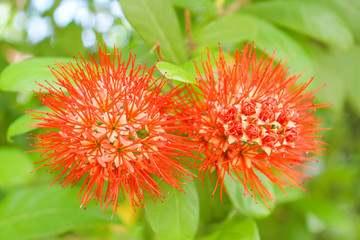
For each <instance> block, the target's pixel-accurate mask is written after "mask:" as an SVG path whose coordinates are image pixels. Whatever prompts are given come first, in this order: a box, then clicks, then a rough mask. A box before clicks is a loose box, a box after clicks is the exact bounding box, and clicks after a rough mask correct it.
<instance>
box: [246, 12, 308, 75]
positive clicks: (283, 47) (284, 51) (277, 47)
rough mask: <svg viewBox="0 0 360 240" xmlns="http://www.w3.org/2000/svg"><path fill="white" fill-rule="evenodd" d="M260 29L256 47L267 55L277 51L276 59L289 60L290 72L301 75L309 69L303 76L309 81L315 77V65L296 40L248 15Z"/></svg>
mask: <svg viewBox="0 0 360 240" xmlns="http://www.w3.org/2000/svg"><path fill="white" fill-rule="evenodd" d="M246 16H247V18H249V19H251V21H252V22H253V24H255V25H256V26H257V28H258V30H259V31H258V32H259V34H258V35H256V36H255V37H254V38H253V39H252V40H254V41H255V45H256V46H257V47H258V48H260V49H262V50H266V52H267V54H270V55H271V54H272V52H273V51H276V55H275V59H276V60H277V61H280V60H282V61H285V59H288V66H289V67H290V70H292V71H294V72H295V73H297V74H299V73H301V72H302V71H303V70H304V69H307V70H306V72H305V74H304V75H303V77H304V78H306V80H308V79H309V78H310V77H311V76H312V75H313V71H314V70H313V65H312V60H311V58H310V56H309V54H308V53H307V52H306V50H305V49H304V48H302V47H301V46H300V45H299V44H298V43H297V42H296V41H295V40H294V39H292V38H291V37H290V36H289V35H288V34H286V33H285V32H283V31H282V30H280V29H278V28H276V27H275V26H273V25H272V24H270V23H268V22H266V21H264V20H262V19H260V18H258V17H255V16H252V15H246Z"/></svg>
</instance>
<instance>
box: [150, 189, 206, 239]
mask: <svg viewBox="0 0 360 240" xmlns="http://www.w3.org/2000/svg"><path fill="white" fill-rule="evenodd" d="M160 186H161V187H162V188H164V189H165V190H166V191H169V192H168V193H169V194H168V195H167V196H166V199H164V201H163V203H161V202H159V201H157V202H156V203H155V202H154V201H153V200H152V199H151V198H150V197H147V202H146V205H145V207H146V216H147V219H148V221H149V223H150V225H151V227H152V229H153V230H154V232H155V233H156V235H157V236H158V237H159V238H160V239H162V240H188V239H193V238H194V236H195V234H196V231H197V227H198V222H199V199H198V196H197V192H196V188H195V185H194V183H187V184H186V185H184V187H183V189H184V191H185V192H186V194H184V193H183V192H181V191H179V190H177V189H175V188H171V187H169V186H167V185H166V184H164V183H163V182H162V183H160Z"/></svg>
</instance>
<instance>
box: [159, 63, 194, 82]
mask: <svg viewBox="0 0 360 240" xmlns="http://www.w3.org/2000/svg"><path fill="white" fill-rule="evenodd" d="M156 67H157V68H158V69H159V71H160V72H161V73H162V74H165V76H166V77H167V78H169V79H173V80H177V81H180V82H187V83H195V82H196V80H195V77H194V76H193V75H191V74H190V73H188V72H187V71H185V70H184V69H182V68H180V67H178V66H176V65H174V64H172V63H168V62H158V63H157V64H156Z"/></svg>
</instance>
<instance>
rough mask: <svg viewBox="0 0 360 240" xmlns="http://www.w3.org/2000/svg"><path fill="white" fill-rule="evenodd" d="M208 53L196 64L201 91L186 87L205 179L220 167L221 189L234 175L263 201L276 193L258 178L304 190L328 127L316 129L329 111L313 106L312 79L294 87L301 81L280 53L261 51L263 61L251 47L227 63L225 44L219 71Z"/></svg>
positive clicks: (247, 191)
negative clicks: (317, 112) (321, 111)
mask: <svg viewBox="0 0 360 240" xmlns="http://www.w3.org/2000/svg"><path fill="white" fill-rule="evenodd" d="M207 56H208V59H207V60H206V61H203V60H202V61H201V66H202V67H201V68H199V67H198V65H197V64H195V67H196V71H197V84H195V85H196V88H198V89H200V90H201V93H198V92H199V91H197V90H195V88H193V87H192V86H191V85H188V86H187V88H188V91H189V93H190V94H189V95H188V96H189V99H188V101H187V102H185V101H184V104H183V105H184V106H183V109H182V112H185V111H186V112H187V115H192V116H193V119H192V121H191V124H192V128H190V129H189V130H188V133H189V135H190V136H193V137H194V138H195V139H196V140H198V141H200V142H201V144H200V147H199V149H198V151H199V152H203V153H205V155H206V156H205V157H204V158H202V159H200V157H198V158H199V159H200V160H201V163H200V164H199V165H198V166H199V170H200V174H201V177H202V178H204V177H205V175H206V174H205V173H206V172H207V171H212V170H215V171H216V173H217V185H216V186H218V184H219V183H220V185H221V189H223V188H224V186H223V180H224V176H225V175H226V174H231V175H234V176H235V175H236V176H237V177H238V178H239V181H240V182H241V183H242V184H243V185H244V188H245V194H252V193H255V192H258V193H259V195H260V196H261V197H262V199H263V200H264V201H265V202H266V199H269V200H270V201H272V199H273V196H272V194H271V193H270V192H269V191H268V190H267V189H266V188H265V186H264V185H263V183H262V182H261V179H260V177H259V176H260V175H259V173H261V174H262V175H264V176H265V177H267V178H268V179H270V180H271V181H272V182H273V183H275V184H276V185H278V186H279V187H280V188H281V189H283V187H284V186H296V187H299V188H302V187H301V185H300V183H301V182H302V181H303V179H304V178H305V177H307V176H306V175H305V174H303V173H302V172H301V169H300V167H306V166H305V165H304V163H305V162H307V161H313V158H312V157H308V156H306V155H307V153H309V152H310V153H314V154H320V152H321V150H323V148H322V145H324V144H325V143H323V142H321V141H319V140H318V139H319V138H321V137H319V136H317V135H316V134H317V132H319V131H322V130H324V129H320V128H318V127H319V125H320V121H319V119H316V118H315V116H314V111H315V109H317V108H323V107H327V106H329V104H314V103H313V102H312V100H313V98H314V96H313V94H314V92H305V89H306V87H307V86H308V85H309V84H310V82H311V81H312V79H311V80H309V81H308V82H307V83H305V84H296V82H297V80H298V79H299V76H295V75H291V74H290V75H288V74H287V69H286V68H285V64H281V63H280V62H279V63H277V62H275V60H274V57H275V55H274V56H272V57H270V58H266V57H265V54H264V53H263V54H262V55H261V57H260V59H258V58H257V56H256V51H255V49H254V47H253V45H245V49H244V50H243V51H241V52H238V51H236V52H235V54H234V55H233V57H232V58H229V59H228V60H227V59H225V56H224V54H223V51H222V49H221V47H220V51H219V58H218V60H215V63H216V66H215V67H216V70H213V66H212V63H211V58H212V57H213V56H210V53H209V51H208V52H207ZM214 59H215V57H214ZM187 106H192V107H187ZM229 109H231V114H229V113H228V112H229ZM224 113H226V114H224ZM234 114H235V115H234ZM224 116H226V117H225V118H224ZM199 156H201V155H200V154H199ZM199 159H198V160H199Z"/></svg>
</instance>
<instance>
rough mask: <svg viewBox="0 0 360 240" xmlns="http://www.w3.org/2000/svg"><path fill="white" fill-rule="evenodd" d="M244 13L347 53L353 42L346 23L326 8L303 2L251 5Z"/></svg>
mask: <svg viewBox="0 0 360 240" xmlns="http://www.w3.org/2000/svg"><path fill="white" fill-rule="evenodd" d="M242 11H243V12H246V13H252V14H255V15H257V16H259V17H261V18H264V19H266V20H268V21H271V22H273V23H275V24H277V25H279V26H282V27H284V28H288V29H290V30H293V31H297V32H299V33H302V34H304V35H307V36H309V37H312V38H314V39H317V40H319V41H321V42H324V43H327V44H329V45H333V46H337V47H339V48H342V49H348V48H349V47H350V46H351V45H352V44H353V42H354V38H353V35H352V33H351V31H350V30H349V28H348V26H347V24H346V23H345V22H344V20H343V19H341V18H340V17H339V16H338V15H337V14H336V12H334V11H333V10H332V9H331V8H330V7H328V6H327V5H325V4H318V3H315V2H306V3H304V2H302V1H275V2H261V3H255V4H250V5H248V6H247V7H244V8H242ZM264 35H265V34H264Z"/></svg>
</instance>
